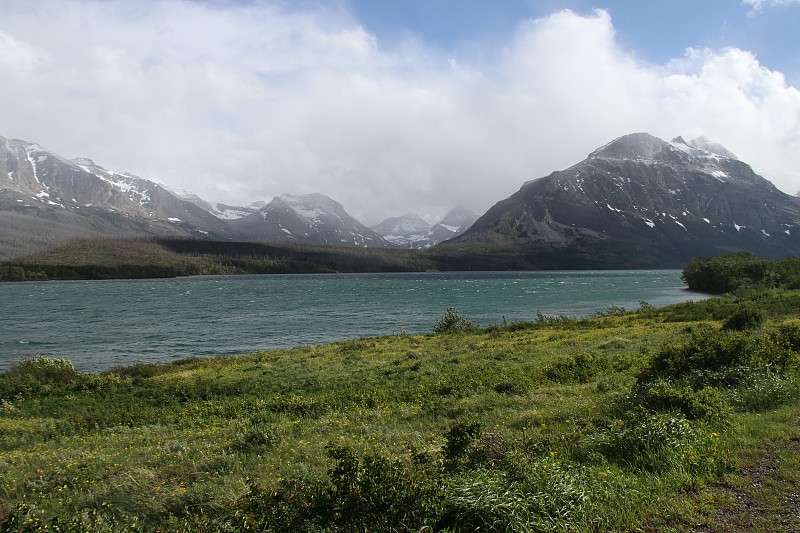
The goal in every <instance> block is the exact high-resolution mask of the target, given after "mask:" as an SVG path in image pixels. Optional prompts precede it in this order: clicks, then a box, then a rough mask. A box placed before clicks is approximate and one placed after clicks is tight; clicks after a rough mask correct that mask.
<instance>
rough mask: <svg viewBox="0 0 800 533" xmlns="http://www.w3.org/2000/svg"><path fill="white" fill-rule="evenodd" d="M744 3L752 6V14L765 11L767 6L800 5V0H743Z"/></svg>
mask: <svg viewBox="0 0 800 533" xmlns="http://www.w3.org/2000/svg"><path fill="white" fill-rule="evenodd" d="M742 4H744V5H748V6H752V8H753V9H752V10H751V11H750V15H751V16H752V15H756V14H758V13H761V12H762V11H764V8H765V7H776V6H788V5H792V4H795V5H800V0H742Z"/></svg>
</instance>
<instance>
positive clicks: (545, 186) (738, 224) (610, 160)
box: [448, 133, 800, 268]
mask: <svg viewBox="0 0 800 533" xmlns="http://www.w3.org/2000/svg"><path fill="white" fill-rule="evenodd" d="M448 246H451V247H455V248H458V249H459V250H460V251H461V252H462V253H465V254H471V255H472V257H473V259H474V261H473V263H474V264H479V265H481V266H483V267H493V266H494V267H502V268H514V267H519V268H561V267H570V268H576V267H578V268H621V267H627V268H635V267H660V266H663V267H677V266H681V265H682V264H683V263H684V262H685V261H687V260H688V259H690V258H692V257H694V256H698V255H705V256H714V255H717V254H719V253H726V252H731V251H736V250H748V251H751V252H752V253H754V254H756V255H761V256H765V257H774V258H779V257H787V256H794V255H799V254H800V200H799V199H798V198H797V197H795V196H790V195H788V194H785V193H783V192H781V191H779V190H778V189H777V188H776V187H775V186H774V185H773V184H772V183H770V182H769V181H767V180H766V179H764V178H763V177H761V176H759V175H757V174H756V173H755V172H753V170H752V169H751V168H750V166H749V165H747V164H745V163H743V162H741V161H739V160H738V159H737V158H736V156H735V155H733V154H732V153H731V152H729V151H728V150H726V149H725V148H724V147H722V146H720V145H718V144H716V143H714V142H712V141H710V140H708V139H705V138H700V139H695V140H693V141H691V142H686V141H685V140H684V139H682V138H680V137H678V138H675V139H673V140H672V141H670V142H667V141H664V140H661V139H659V138H656V137H653V136H652V135H649V134H647V133H635V134H630V135H626V136H623V137H620V138H618V139H615V140H614V141H612V142H610V143H608V144H607V145H605V146H603V147H601V148H598V149H597V150H595V151H594V152H592V153H591V154H589V156H588V157H587V159H585V160H584V161H582V162H580V163H578V164H576V165H574V166H571V167H569V168H567V169H566V170H562V171H559V172H553V173H552V174H550V175H549V176H547V177H543V178H540V179H537V180H533V181H530V182H527V183H525V184H524V185H523V186H522V188H521V189H520V190H519V191H518V192H517V193H515V194H514V195H512V196H511V197H509V198H507V199H505V200H503V201H501V202H498V203H497V204H495V205H494V206H493V207H492V208H491V209H489V211H488V212H487V213H486V214H484V215H483V216H482V217H481V218H480V219H478V221H477V222H475V224H474V225H473V226H472V227H471V228H470V229H469V230H468V231H467V232H465V233H464V234H463V235H461V236H460V237H456V238H455V239H454V240H453V241H451V244H448Z"/></svg>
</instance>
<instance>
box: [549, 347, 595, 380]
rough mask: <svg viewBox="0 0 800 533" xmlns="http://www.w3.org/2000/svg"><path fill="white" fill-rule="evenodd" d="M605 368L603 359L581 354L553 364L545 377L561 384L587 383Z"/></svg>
mask: <svg viewBox="0 0 800 533" xmlns="http://www.w3.org/2000/svg"><path fill="white" fill-rule="evenodd" d="M607 366H608V364H607V361H606V359H605V358H603V357H598V356H596V355H593V354H590V353H585V352H582V353H579V354H576V355H574V356H572V357H568V358H566V359H563V360H561V361H559V362H557V363H555V364H554V365H553V366H551V367H550V368H549V369H548V370H547V377H548V378H549V379H551V380H553V381H555V382H556V383H562V384H569V383H588V382H589V381H591V380H592V378H594V377H595V376H597V375H598V374H599V373H600V372H601V371H602V370H604V369H605V368H606V367H607Z"/></svg>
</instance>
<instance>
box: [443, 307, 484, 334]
mask: <svg viewBox="0 0 800 533" xmlns="http://www.w3.org/2000/svg"><path fill="white" fill-rule="evenodd" d="M476 329H478V326H477V325H476V324H475V323H474V322H472V321H471V320H469V319H468V318H465V317H463V316H460V315H459V314H458V311H456V308H455V307H448V308H447V312H446V313H445V314H444V315H442V317H441V318H440V319H439V321H438V322H437V323H436V326H435V327H434V328H433V331H434V332H436V333H458V332H463V331H474V330H476Z"/></svg>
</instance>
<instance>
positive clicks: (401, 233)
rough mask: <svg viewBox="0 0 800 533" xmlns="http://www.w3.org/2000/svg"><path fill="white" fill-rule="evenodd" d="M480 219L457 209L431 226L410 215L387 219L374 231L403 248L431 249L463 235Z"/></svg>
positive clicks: (467, 211)
mask: <svg viewBox="0 0 800 533" xmlns="http://www.w3.org/2000/svg"><path fill="white" fill-rule="evenodd" d="M477 219H478V215H476V214H475V213H473V212H472V211H469V210H468V209H465V208H464V207H461V206H459V207H456V208H454V209H451V210H450V212H448V213H447V215H445V217H444V218H443V219H442V220H440V221H439V222H437V223H436V224H433V225H430V224H428V223H427V222H425V221H424V220H422V219H421V218H420V217H419V216H417V215H415V214H413V213H409V214H407V215H403V216H401V217H393V218H387V219H386V220H384V221H383V222H381V223H380V224H378V225H376V226H372V229H373V230H375V231H376V232H378V233H379V234H380V235H382V236H383V238H384V239H386V240H387V241H389V242H390V243H392V244H394V245H395V246H400V247H403V248H418V249H422V248H430V247H431V246H434V245H436V244H439V243H440V242H443V241H446V240H447V239H452V238H453V237H456V236H458V235H461V234H462V233H464V232H465V231H467V229H468V228H469V227H470V226H471V225H472V223H473V222H475V221H476V220H477Z"/></svg>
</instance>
